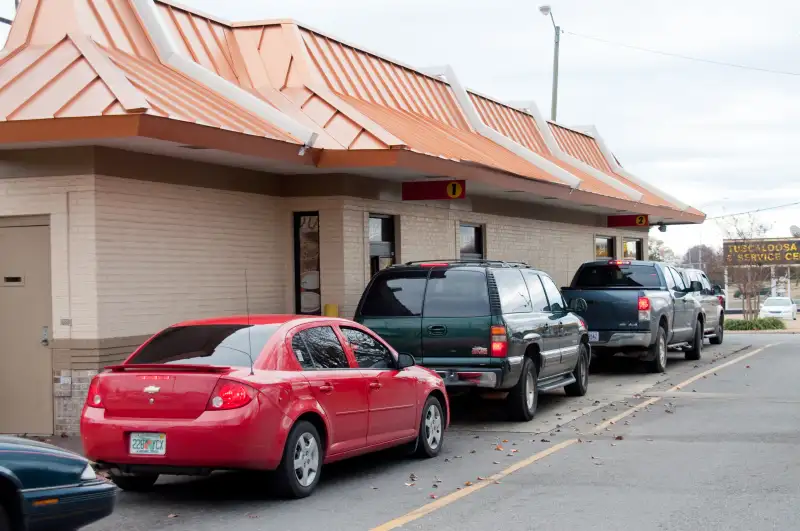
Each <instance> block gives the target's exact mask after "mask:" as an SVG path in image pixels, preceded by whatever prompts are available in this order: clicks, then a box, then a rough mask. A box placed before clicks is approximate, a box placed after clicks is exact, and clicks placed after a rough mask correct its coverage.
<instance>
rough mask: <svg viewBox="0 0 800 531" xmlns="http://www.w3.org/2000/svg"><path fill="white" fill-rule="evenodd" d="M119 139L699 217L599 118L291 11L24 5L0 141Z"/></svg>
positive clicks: (102, 3) (141, 4)
mask: <svg viewBox="0 0 800 531" xmlns="http://www.w3.org/2000/svg"><path fill="white" fill-rule="evenodd" d="M181 124H183V125H181ZM126 137H138V138H147V139H153V140H159V141H168V142H177V143H179V144H180V143H182V144H194V145H201V146H204V147H208V148H212V147H213V149H217V150H222V151H226V152H230V153H233V154H240V155H247V156H255V157H266V158H270V159H274V160H276V161H280V162H281V163H283V164H284V165H287V164H291V165H292V166H294V167H305V168H306V170H307V171H311V170H315V171H343V170H352V169H361V170H369V169H370V168H373V169H375V170H376V171H377V170H378V169H385V168H396V169H399V170H405V171H410V172H412V173H413V172H416V173H425V174H427V175H440V176H442V177H460V178H463V177H466V178H468V179H475V180H477V181H478V182H482V183H484V184H486V185H488V186H495V185H496V186H498V187H503V188H509V187H513V188H516V189H517V191H528V192H531V193H533V194H536V195H539V196H551V197H555V198H559V199H561V200H564V201H566V202H573V203H576V204H582V205H600V206H602V207H604V208H607V209H612V210H613V211H617V212H641V213H649V214H651V216H653V217H655V218H658V219H663V220H665V221H667V222H682V223H697V222H702V220H703V218H704V216H703V214H702V213H701V212H699V211H697V210H695V209H692V208H690V207H688V205H686V204H684V203H682V202H680V201H679V200H677V199H675V198H672V197H670V196H668V195H667V194H665V193H664V192H661V191H660V190H658V189H657V188H655V187H653V186H652V185H650V184H648V183H646V182H645V181H642V180H639V179H637V178H636V177H635V176H633V175H631V174H630V173H628V172H627V171H625V170H624V169H623V168H622V167H621V166H620V165H619V163H618V162H617V160H616V158H615V157H614V155H613V154H612V153H611V152H610V151H609V150H608V148H607V146H606V145H605V143H604V142H603V140H602V138H601V137H600V135H599V134H598V133H597V131H596V130H594V129H593V128H589V129H587V128H581V129H580V130H579V129H574V128H568V127H565V126H563V125H559V124H555V123H551V122H548V121H547V120H545V119H543V117H542V116H541V115H540V113H539V111H538V109H537V108H536V106H535V105H534V104H532V103H522V104H508V103H501V102H499V101H497V100H495V99H493V98H490V97H488V96H484V95H481V94H478V93H476V92H474V91H470V90H468V89H466V88H464V87H463V86H462V85H461V83H460V82H459V80H458V79H457V77H456V75H455V73H454V72H453V70H452V69H451V68H449V67H438V68H430V69H425V70H419V69H415V68H412V67H409V66H407V65H403V64H401V63H398V62H397V61H392V60H390V59H387V58H385V57H382V56H380V55H378V54H376V53H372V52H368V51H366V50H363V49H361V48H358V47H356V46H354V45H351V44H348V43H345V42H342V41H341V40H338V39H334V38H332V37H330V36H327V35H325V34H323V33H321V32H319V31H316V30H313V29H310V28H307V27H305V26H302V25H300V24H298V23H296V22H294V21H291V20H269V21H259V22H247V23H233V22H227V21H224V20H221V19H218V18H216V17H213V16H211V15H207V14H203V13H200V12H198V11H196V10H192V9H190V8H188V7H185V6H181V5H179V4H177V3H174V2H172V1H171V0H170V1H167V0H23V1H22V3H21V5H20V8H19V11H18V14H17V17H16V19H15V21H14V24H13V26H12V29H11V32H10V35H9V38H8V41H7V43H6V46H5V48H4V49H3V51H2V53H0V145H4V146H3V147H4V148H5V149H10V148H12V147H14V146H23V145H25V144H26V143H27V144H36V143H41V142H51V143H52V142H70V141H72V142H75V141H79V140H83V141H90V140H96V141H100V140H102V139H111V138H126ZM299 146H306V148H307V149H303V150H300V151H299V153H298V147H299Z"/></svg>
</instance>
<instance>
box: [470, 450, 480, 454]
mask: <svg viewBox="0 0 800 531" xmlns="http://www.w3.org/2000/svg"><path fill="white" fill-rule="evenodd" d="M469 453H471V454H477V453H478V450H470V452H469Z"/></svg>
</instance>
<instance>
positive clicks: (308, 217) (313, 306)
mask: <svg viewBox="0 0 800 531" xmlns="http://www.w3.org/2000/svg"><path fill="white" fill-rule="evenodd" d="M319 243H320V242H319V212H295V214H294V286H295V294H294V298H295V312H296V313H298V314H305V315H320V314H321V313H322V296H321V295H322V290H321V286H320V274H319V269H320V268H319Z"/></svg>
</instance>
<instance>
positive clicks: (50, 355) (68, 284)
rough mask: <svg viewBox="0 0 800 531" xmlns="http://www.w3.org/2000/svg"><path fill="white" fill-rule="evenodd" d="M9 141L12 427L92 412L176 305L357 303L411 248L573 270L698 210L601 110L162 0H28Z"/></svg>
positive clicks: (212, 309)
mask: <svg viewBox="0 0 800 531" xmlns="http://www.w3.org/2000/svg"><path fill="white" fill-rule="evenodd" d="M0 149H1V150H0V280H2V284H0V341H2V343H1V344H0V363H2V366H3V370H2V371H0V404H2V406H0V432H5V433H28V434H51V433H75V432H77V430H78V418H79V415H80V409H81V406H82V403H83V400H84V397H85V395H86V392H87V388H88V384H89V381H90V379H91V377H92V376H93V375H94V374H96V373H97V371H98V370H101V369H102V368H104V367H106V366H108V365H110V364H114V363H117V362H120V361H121V360H123V359H124V358H125V357H126V356H127V355H128V354H129V353H130V352H131V351H132V349H133V348H135V347H136V346H137V345H138V344H139V343H140V342H141V341H143V340H144V339H145V338H146V337H148V335H150V334H152V333H154V332H156V331H158V330H159V329H160V328H162V327H164V326H167V325H169V324H171V323H174V322H176V321H180V320H183V319H187V318H202V317H208V316H215V315H229V314H242V313H244V312H246V311H247V308H248V306H249V309H250V311H252V312H257V313H273V312H279V313H286V312H301V313H312V314H313V313H320V312H323V311H326V310H327V311H328V312H329V313H338V314H339V315H341V316H352V314H353V312H354V310H355V306H356V304H357V303H358V299H359V296H360V294H361V291H362V289H363V288H364V286H365V284H366V282H367V281H368V279H369V278H370V276H371V274H372V273H373V272H375V271H376V270H377V269H379V268H383V267H386V266H387V265H390V264H392V263H397V262H406V261H412V260H425V259H454V258H459V257H463V258H484V259H492V260H514V261H525V262H528V263H530V264H532V265H534V266H536V267H539V268H541V269H544V270H545V271H548V272H549V273H551V274H552V275H553V277H554V278H555V279H556V281H557V282H559V283H560V284H564V283H567V282H568V280H569V279H570V276H571V274H572V273H573V272H574V270H575V269H576V268H577V267H578V265H579V264H580V263H581V262H583V261H585V260H588V259H592V258H594V257H595V256H600V257H626V258H627V257H629V258H637V257H642V256H643V255H644V254H646V252H647V228H648V226H652V225H654V224H665V225H669V224H678V223H680V224H684V223H700V222H702V221H703V219H704V215H703V214H702V213H701V212H698V211H697V210H695V209H692V208H690V207H689V206H688V205H686V204H685V203H683V202H681V201H679V200H677V199H675V198H673V197H670V196H668V195H667V194H665V193H663V192H661V191H659V190H658V189H657V188H655V187H653V186H652V185H651V184H649V183H647V182H646V181H642V180H639V179H638V178H637V177H635V176H634V175H631V174H630V173H629V172H628V171H626V170H625V169H624V168H623V167H622V166H621V165H620V163H619V162H618V161H617V158H616V157H615V156H614V154H613V153H612V152H611V151H610V148H609V147H608V146H607V145H606V144H605V143H604V142H603V140H602V138H601V137H600V135H599V134H598V132H597V131H596V130H594V129H586V128H583V129H576V128H570V127H566V126H564V125H561V124H555V123H552V122H548V121H547V120H545V119H544V118H543V117H542V116H541V114H540V113H539V111H538V110H537V108H536V106H535V105H533V104H531V103H525V104H509V103H504V102H501V101H498V100H496V99H494V98H491V97H489V96H485V95H482V94H479V93H477V92H474V91H471V90H469V89H467V88H465V87H464V86H463V85H461V83H460V82H459V80H458V78H457V76H456V74H455V73H454V72H453V71H452V69H450V68H449V67H446V66H445V67H434V68H428V69H419V68H415V67H411V66H408V65H404V64H401V63H399V62H397V61H393V60H391V59H388V58H386V57H383V56H381V55H380V54H378V53H375V52H370V51H367V50H364V49H362V48H359V47H357V46H355V45H352V44H348V43H346V42H344V41H341V40H339V39H336V38H334V37H331V36H329V35H326V34H325V33H323V32H320V31H318V30H315V29H311V28H308V27H306V26H303V25H301V24H299V23H297V22H294V21H291V20H269V21H257V22H244V23H238V22H229V21H225V20H222V19H220V18H217V17H214V16H211V15H208V14H203V13H199V12H195V11H192V10H190V9H188V8H186V7H181V6H179V5H177V4H173V3H171V2H167V1H156V0H22V2H21V5H20V7H19V11H18V14H17V17H16V20H15V21H14V24H13V27H12V29H11V33H10V36H9V39H8V42H7V43H6V46H5V48H4V49H3V51H2V53H1V54H0ZM409 183H412V184H409ZM419 183H428V184H427V185H426V184H419ZM404 192H405V196H406V197H405V199H404ZM409 198H411V199H409ZM617 216H629V217H617Z"/></svg>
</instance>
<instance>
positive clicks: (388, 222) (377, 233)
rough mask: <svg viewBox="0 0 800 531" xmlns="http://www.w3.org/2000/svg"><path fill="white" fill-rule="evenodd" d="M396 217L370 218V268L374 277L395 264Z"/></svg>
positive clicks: (379, 216) (378, 216)
mask: <svg viewBox="0 0 800 531" xmlns="http://www.w3.org/2000/svg"><path fill="white" fill-rule="evenodd" d="M394 234H395V233H394V216H384V215H382V214H370V216H369V268H370V273H371V274H372V275H374V274H375V273H377V272H378V271H380V270H381V269H386V268H387V267H389V266H391V265H394V263H395V251H394V245H395V238H394Z"/></svg>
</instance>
